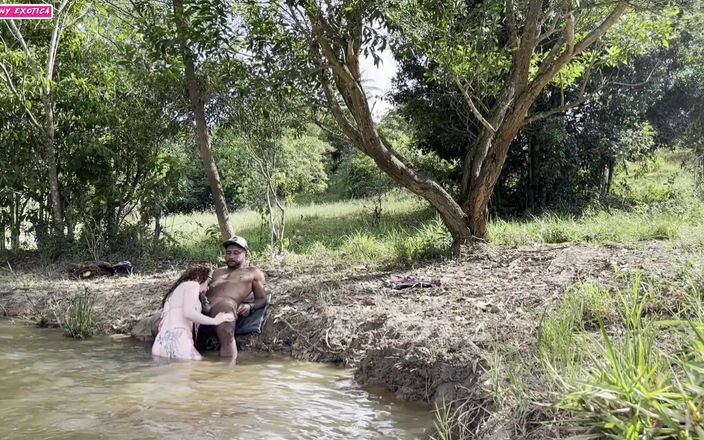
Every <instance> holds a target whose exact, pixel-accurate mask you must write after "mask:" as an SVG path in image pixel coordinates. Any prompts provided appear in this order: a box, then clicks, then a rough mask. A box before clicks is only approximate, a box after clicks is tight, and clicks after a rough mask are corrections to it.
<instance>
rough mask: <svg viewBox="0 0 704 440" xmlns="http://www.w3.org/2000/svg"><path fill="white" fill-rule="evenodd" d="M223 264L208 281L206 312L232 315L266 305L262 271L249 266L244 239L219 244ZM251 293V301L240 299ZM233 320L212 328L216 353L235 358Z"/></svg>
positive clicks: (241, 313)
mask: <svg viewBox="0 0 704 440" xmlns="http://www.w3.org/2000/svg"><path fill="white" fill-rule="evenodd" d="M223 246H224V247H225V262H226V264H227V265H226V266H225V267H221V268H219V269H215V271H214V272H213V275H212V280H211V281H210V288H209V289H208V293H207V299H208V302H209V303H210V311H209V314H210V315H211V316H215V315H217V314H218V313H220V312H222V311H227V312H235V311H236V313H235V316H249V314H250V313H252V311H254V310H257V309H260V308H262V307H264V306H266V303H267V296H266V292H265V290H264V287H265V286H266V282H265V280H264V273H263V272H262V271H261V270H259V269H257V268H256V267H249V264H248V257H249V246H248V245H247V240H245V239H244V238H242V237H240V236H237V235H235V236H233V237H231V238H230V239H229V240H225V242H224V243H223ZM252 292H254V303H247V304H243V301H244V300H245V299H246V298H247V297H248V296H249V295H250V294H251V293H252ZM235 325H236V322H227V323H222V324H220V325H218V326H217V327H216V328H215V333H216V334H217V337H218V340H219V341H220V356H225V357H232V358H235V357H237V345H236V344H235Z"/></svg>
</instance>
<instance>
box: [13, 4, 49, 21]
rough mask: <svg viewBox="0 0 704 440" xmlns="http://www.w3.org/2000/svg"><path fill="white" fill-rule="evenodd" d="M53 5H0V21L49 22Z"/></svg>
mask: <svg viewBox="0 0 704 440" xmlns="http://www.w3.org/2000/svg"><path fill="white" fill-rule="evenodd" d="M52 18H54V6H53V5H0V20H51V19H52Z"/></svg>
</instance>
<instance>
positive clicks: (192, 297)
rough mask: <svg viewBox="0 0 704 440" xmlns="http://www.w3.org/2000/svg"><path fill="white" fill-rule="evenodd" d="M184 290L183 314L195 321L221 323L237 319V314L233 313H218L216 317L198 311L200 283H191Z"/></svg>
mask: <svg viewBox="0 0 704 440" xmlns="http://www.w3.org/2000/svg"><path fill="white" fill-rule="evenodd" d="M184 287H186V289H185V291H184V292H183V316H184V317H185V318H186V319H188V320H190V321H193V322H195V323H197V324H205V325H220V324H222V323H223V322H229V321H234V320H235V315H233V314H232V313H218V314H217V316H215V318H211V317H210V316H205V315H204V314H202V313H200V312H199V311H198V306H199V305H200V298H199V285H198V284H197V283H193V285H191V283H189V285H188V286H184Z"/></svg>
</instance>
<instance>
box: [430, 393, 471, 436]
mask: <svg viewBox="0 0 704 440" xmlns="http://www.w3.org/2000/svg"><path fill="white" fill-rule="evenodd" d="M465 412H466V410H465V409H464V405H460V406H458V407H456V406H455V405H453V404H452V402H447V401H445V400H443V401H442V403H441V404H439V405H435V421H434V422H433V425H434V428H435V433H434V434H433V435H431V436H430V439H431V440H464V439H467V438H470V433H471V431H470V429H469V427H468V426H467V425H466V424H465V423H464V420H465V417H464V415H465V414H464V413H465Z"/></svg>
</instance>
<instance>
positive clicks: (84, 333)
mask: <svg viewBox="0 0 704 440" xmlns="http://www.w3.org/2000/svg"><path fill="white" fill-rule="evenodd" d="M95 300H96V298H95V293H94V292H91V291H90V290H88V288H86V289H85V290H84V291H83V292H80V293H76V294H75V295H73V297H72V298H71V299H70V300H69V303H68V306H67V308H66V310H65V311H64V314H63V319H62V320H61V327H62V328H63V330H64V334H65V335H66V336H69V337H72V338H75V339H87V338H90V337H91V336H93V334H94V333H95V325H96V319H95V318H96V310H95Z"/></svg>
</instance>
